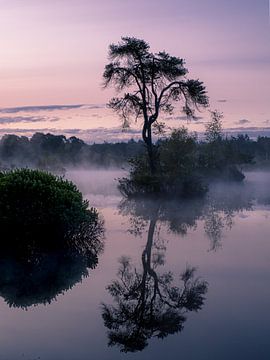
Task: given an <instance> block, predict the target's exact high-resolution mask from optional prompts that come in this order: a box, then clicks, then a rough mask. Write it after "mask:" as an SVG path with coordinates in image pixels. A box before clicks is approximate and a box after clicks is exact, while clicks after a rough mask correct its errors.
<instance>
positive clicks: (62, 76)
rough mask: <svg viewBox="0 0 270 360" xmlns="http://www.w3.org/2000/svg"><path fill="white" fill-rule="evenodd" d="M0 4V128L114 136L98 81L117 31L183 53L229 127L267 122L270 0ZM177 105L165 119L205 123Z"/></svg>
mask: <svg viewBox="0 0 270 360" xmlns="http://www.w3.org/2000/svg"><path fill="white" fill-rule="evenodd" d="M0 9H1V21H0V43H1V46H0V135H1V134H3V133H11V132H14V133H15V132H17V133H25V134H30V133H31V132H32V131H35V130H36V129H40V130H44V131H51V132H56V133H57V132H61V131H62V132H65V133H66V134H72V130H74V134H75V133H76V134H79V135H80V136H81V137H83V138H85V139H86V140H87V139H88V140H89V141H95V139H97V140H98V141H102V140H107V141H108V140H110V139H112V138H113V139H114V136H115V134H116V133H117V131H118V133H119V126H120V122H119V120H118V119H117V117H116V116H115V115H114V114H112V113H111V112H110V111H109V110H108V109H106V107H105V104H106V103H107V102H108V101H109V99H110V97H111V96H113V95H114V91H113V89H110V90H104V89H102V86H101V85H102V73H103V69H104V66H105V64H106V63H107V62H108V59H107V52H108V46H109V44H111V43H116V42H118V41H119V40H120V38H121V36H135V37H138V38H142V39H144V40H146V41H147V42H148V43H149V44H150V46H151V50H152V51H153V52H156V51H159V50H166V51H167V52H169V53H170V54H171V55H175V56H179V57H181V58H184V59H185V60H186V67H187V68H188V69H189V77H190V78H195V79H197V78H199V79H200V80H202V81H203V82H204V83H205V85H206V88H207V90H208V93H209V97H210V104H211V108H212V109H218V110H220V111H222V112H223V113H224V120H223V124H224V127H225V128H226V129H239V131H241V129H242V128H244V129H249V130H251V131H252V130H254V131H258V130H259V131H261V130H263V129H264V131H269V130H270V107H269V100H270V91H269V90H270V20H269V1H268V0H257V1H254V0H204V1H201V0H166V1H164V0H162V1H161V0H148V1H147V2H146V1H145V0H136V1H131V0H53V1H52V0H46V1H39V0H0ZM52 105H54V106H52ZM55 105H61V106H55ZM67 105H72V106H70V107H67ZM74 106H75V107H74ZM180 115H181V114H175V117H171V118H169V119H168V118H166V119H165V120H166V121H167V122H168V124H169V126H171V127H175V126H181V125H187V126H188V127H189V128H190V129H191V130H196V131H202V129H203V126H204V124H203V123H204V122H205V121H207V118H208V117H209V116H208V114H207V113H206V114H199V117H200V118H202V119H201V121H198V122H197V123H196V124H193V123H192V124H191V123H189V124H186V122H185V121H184V120H182V117H181V116H180ZM139 125H140V124H137V125H134V129H133V130H131V134H130V135H132V131H133V133H134V134H135V132H136V131H135V129H138V126H139ZM112 134H113V135H112ZM79 135H78V136H79ZM123 136H124V137H125V138H128V135H127V134H124V135H123V134H122V133H121V132H120V133H119V138H121V137H123ZM138 136H139V133H138Z"/></svg>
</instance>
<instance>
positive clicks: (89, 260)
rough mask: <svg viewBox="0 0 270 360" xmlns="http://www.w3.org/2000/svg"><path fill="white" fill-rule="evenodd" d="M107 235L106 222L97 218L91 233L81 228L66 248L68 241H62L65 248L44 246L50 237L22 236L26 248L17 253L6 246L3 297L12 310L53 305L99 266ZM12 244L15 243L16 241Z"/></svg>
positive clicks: (0, 284)
mask: <svg viewBox="0 0 270 360" xmlns="http://www.w3.org/2000/svg"><path fill="white" fill-rule="evenodd" d="M103 232H104V231H103V221H102V220H99V219H97V220H96V222H95V223H94V222H93V223H92V224H89V225H88V227H87V234H86V232H84V231H83V229H81V233H76V234H75V235H76V236H75V235H74V236H73V239H65V245H64V240H63V241H60V243H61V249H60V248H59V246H57V247H55V248H52V247H51V246H50V248H48V247H47V248H46V247H44V244H45V242H46V238H45V237H46V235H45V236H44V234H42V233H40V234H39V237H38V239H36V238H35V239H32V238H31V239H30V238H28V241H26V240H27V239H26V236H25V235H26V234H21V237H22V239H21V240H22V243H23V244H24V246H23V247H18V249H19V250H17V251H15V248H14V247H13V250H12V249H11V248H10V247H9V246H7V244H2V245H4V246H2V245H1V253H0V296H1V297H3V298H4V300H5V301H6V302H7V303H8V305H9V306H11V307H21V308H27V307H30V306H32V305H38V304H44V305H45V304H49V303H51V301H52V300H55V299H56V297H57V295H59V294H62V293H64V292H65V291H67V290H69V289H71V288H72V287H73V286H74V285H75V284H76V283H78V282H80V281H81V280H82V278H83V277H86V276H88V273H89V269H93V268H95V267H96V265H97V263H98V255H99V254H100V253H101V252H102V250H103ZM45 234H46V233H45ZM50 234H51V235H52V233H50ZM19 240H20V239H19V238H16V241H19ZM51 240H52V239H51ZM57 240H59V239H57ZM10 243H11V244H13V241H12V239H10ZM27 244H28V245H27Z"/></svg>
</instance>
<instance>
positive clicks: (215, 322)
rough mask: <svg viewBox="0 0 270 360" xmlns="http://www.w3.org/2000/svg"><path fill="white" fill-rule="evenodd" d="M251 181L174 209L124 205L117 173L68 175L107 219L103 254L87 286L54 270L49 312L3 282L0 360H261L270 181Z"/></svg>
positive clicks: (269, 325) (269, 257) (267, 351)
mask: <svg viewBox="0 0 270 360" xmlns="http://www.w3.org/2000/svg"><path fill="white" fill-rule="evenodd" d="M246 175H247V177H246V180H245V182H244V184H241V185H224V184H215V185H213V186H212V188H211V191H210V192H209V194H208V196H207V198H206V199H204V200H200V201H198V200H197V201H196V200H193V201H189V202H185V203H177V202H149V201H143V200H141V201H139V202H138V201H137V202H128V201H124V200H123V199H122V198H121V196H120V194H119V193H118V191H117V188H116V182H115V180H114V179H116V178H118V177H120V176H121V172H119V171H105V170H104V171H101V170H99V171H76V172H75V171H70V172H68V174H67V177H68V178H69V179H71V180H73V181H74V182H75V183H76V184H77V185H78V187H79V188H80V190H81V191H82V192H83V194H84V196H85V198H88V199H89V202H90V205H91V206H95V207H97V209H98V210H99V212H100V213H101V214H102V216H103V218H104V221H105V230H106V233H105V240H104V251H103V252H102V253H101V254H99V256H98V264H97V266H96V267H94V268H93V269H89V275H88V276H85V275H86V273H85V272H83V271H82V272H81V273H80V269H79V268H76V269H75V270H74V271H63V269H64V268H63V267H60V266H59V267H57V266H55V267H54V274H53V275H54V276H55V278H56V279H57V291H55V293H54V288H52V287H53V286H54V285H55V284H54V281H51V282H46V285H44V284H42V282H41V284H40V288H39V291H38V295H39V298H40V294H41V293H42V292H43V291H44V293H46V294H52V296H51V299H49V300H48V299H47V300H46V301H43V302H44V303H45V304H43V303H39V302H42V301H39V298H38V299H37V298H36V299H35V296H36V294H35V292H36V291H37V290H36V288H35V291H34V293H31V289H28V290H27V294H28V296H30V295H31V300H32V301H29V303H28V304H29V305H28V306H26V305H25V302H24V305H23V306H20V303H19V302H14V301H13V302H11V301H10V299H14V297H15V295H17V294H18V289H17V288H16V286H18V285H16V283H13V285H12V286H9V287H7V286H4V285H2V287H1V283H2V284H6V283H7V279H5V281H2V280H1V281H0V296H1V298H0V316H1V321H0V331H1V336H0V359H1V360H16V359H26V360H34V359H42V360H54V359H55V360H61V359H65V360H74V359H78V360H86V359H100V360H105V359H106V360H113V359H156V360H158V359H165V358H166V359H180V358H183V359H188V360H193V359H194V360H195V359H196V360H212V359H213V360H214V359H219V360H222V359H224V360H225V359H226V360H227V359H231V360H234V359H237V360H240V359H245V360H249V359H252V360H253V359H260V360H264V359H265V360H266V359H267V360H268V359H269V358H270V342H269V335H270V310H269V304H270V238H269V234H270V186H269V185H270V174H267V173H262V172H260V173H259V172H258V173H247V174H246ZM0 278H1V276H0ZM41 279H42V277H41ZM61 286H62V287H61ZM45 287H47V288H45ZM31 303H33V304H34V303H35V305H31ZM9 304H11V306H10V305H9ZM108 344H110V346H108ZM121 350H122V351H121Z"/></svg>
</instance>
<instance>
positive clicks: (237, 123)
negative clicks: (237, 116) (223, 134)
mask: <svg viewBox="0 0 270 360" xmlns="http://www.w3.org/2000/svg"><path fill="white" fill-rule="evenodd" d="M248 123H250V120H247V119H241V120H238V121H236V122H235V124H236V125H245V124H248Z"/></svg>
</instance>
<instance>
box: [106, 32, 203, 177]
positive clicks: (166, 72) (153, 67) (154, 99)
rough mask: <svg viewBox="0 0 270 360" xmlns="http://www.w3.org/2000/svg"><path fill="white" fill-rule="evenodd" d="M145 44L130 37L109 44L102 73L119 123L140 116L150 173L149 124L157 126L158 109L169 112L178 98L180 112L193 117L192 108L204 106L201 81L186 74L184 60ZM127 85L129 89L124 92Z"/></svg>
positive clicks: (152, 162) (153, 166) (152, 161)
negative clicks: (112, 94)
mask: <svg viewBox="0 0 270 360" xmlns="http://www.w3.org/2000/svg"><path fill="white" fill-rule="evenodd" d="M149 49H150V47H149V44H148V43H146V42H145V41H144V40H140V39H136V38H134V37H122V41H121V42H119V43H118V44H111V45H110V46H109V59H110V61H111V62H110V63H109V64H107V65H106V67H105V71H104V73H103V79H104V86H105V87H107V86H109V85H113V86H114V87H115V88H116V90H117V91H118V93H119V97H114V98H112V99H111V100H110V102H109V107H110V108H112V109H113V110H114V111H116V112H117V113H119V114H120V116H121V117H122V120H123V127H124V128H127V127H129V125H130V120H131V117H133V118H134V119H135V120H137V119H138V118H139V117H142V118H143V128H142V138H143V140H144V142H145V144H146V146H147V151H148V156H149V165H150V169H151V173H152V174H154V173H155V172H156V164H155V156H154V149H153V141H152V127H153V125H156V126H158V118H159V115H160V113H161V112H165V113H169V114H171V113H172V112H173V110H174V106H173V104H174V103H175V102H177V101H180V102H182V104H183V107H182V110H183V112H184V113H185V114H186V115H187V117H189V118H194V117H195V110H196V109H198V108H199V107H207V106H208V96H207V94H206V90H205V86H204V84H203V83H202V82H201V81H199V80H192V79H188V78H187V77H186V75H187V73H188V70H187V69H186V68H185V66H184V65H185V61H184V60H183V59H180V58H178V57H175V56H171V55H169V54H168V53H166V52H165V51H162V52H159V53H157V54H155V53H152V52H150V50H149ZM126 89H130V90H129V91H130V92H125V90H126Z"/></svg>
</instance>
